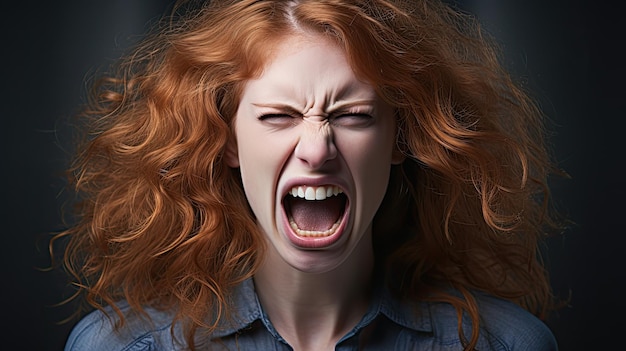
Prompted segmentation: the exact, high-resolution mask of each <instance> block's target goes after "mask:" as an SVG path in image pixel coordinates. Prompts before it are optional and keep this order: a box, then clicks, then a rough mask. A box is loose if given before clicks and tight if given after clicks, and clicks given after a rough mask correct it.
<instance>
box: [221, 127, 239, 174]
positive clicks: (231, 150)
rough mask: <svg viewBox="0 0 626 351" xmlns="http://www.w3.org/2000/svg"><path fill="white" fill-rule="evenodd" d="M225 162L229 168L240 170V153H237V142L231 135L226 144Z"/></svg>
mask: <svg viewBox="0 0 626 351" xmlns="http://www.w3.org/2000/svg"><path fill="white" fill-rule="evenodd" d="M224 160H225V161H226V164H227V165H228V167H231V168H239V152H238V151H237V140H236V139H235V136H234V135H231V136H230V138H229V139H228V141H227V142H226V149H225V150H224Z"/></svg>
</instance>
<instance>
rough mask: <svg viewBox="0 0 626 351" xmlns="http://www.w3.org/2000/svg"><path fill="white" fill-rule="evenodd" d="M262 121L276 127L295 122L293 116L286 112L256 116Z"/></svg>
mask: <svg viewBox="0 0 626 351" xmlns="http://www.w3.org/2000/svg"><path fill="white" fill-rule="evenodd" d="M258 119H259V120H260V121H262V122H263V123H267V124H270V125H273V126H277V127H287V126H291V125H293V124H294V123H295V120H294V119H295V117H294V116H292V115H290V114H286V113H266V114H264V115H261V116H260V117H259V118H258Z"/></svg>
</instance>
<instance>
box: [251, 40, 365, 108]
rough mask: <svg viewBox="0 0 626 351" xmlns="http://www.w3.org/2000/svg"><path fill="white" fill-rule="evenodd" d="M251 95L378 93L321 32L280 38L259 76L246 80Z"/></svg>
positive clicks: (330, 97)
mask: <svg viewBox="0 0 626 351" xmlns="http://www.w3.org/2000/svg"><path fill="white" fill-rule="evenodd" d="M250 94H254V95H255V96H256V97H257V98H260V99H263V98H264V97H266V98H270V97H271V98H276V97H284V98H290V99H305V100H307V103H312V102H313V101H315V102H318V103H319V102H320V101H319V100H320V99H322V100H325V101H326V102H327V103H328V102H330V101H333V100H336V99H340V98H344V97H346V96H352V95H358V96H359V97H360V98H370V99H371V98H373V97H374V96H373V95H375V94H374V93H373V89H372V87H371V86H370V85H369V84H367V83H365V82H363V81H361V80H360V79H358V78H357V76H356V75H355V73H354V71H353V69H352V67H351V66H350V63H349V62H348V59H347V58H346V55H345V52H344V50H343V48H341V47H340V46H339V45H338V44H337V43H336V42H334V41H333V40H331V39H329V38H326V37H324V36H322V35H310V34H294V35H289V36H286V37H285V38H283V39H282V40H280V41H278V42H277V43H276V45H274V47H273V48H272V52H271V55H270V56H269V59H268V61H267V63H266V64H265V65H264V67H263V69H262V71H261V73H260V76H259V77H257V78H254V79H251V80H250V81H248V82H247V84H246V87H245V89H244V98H245V95H250ZM363 95H367V96H363Z"/></svg>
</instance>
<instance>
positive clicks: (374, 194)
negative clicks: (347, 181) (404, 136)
mask: <svg viewBox="0 0 626 351" xmlns="http://www.w3.org/2000/svg"><path fill="white" fill-rule="evenodd" d="M338 140H340V138H338ZM344 140H346V142H344V143H342V144H341V146H340V148H341V152H342V155H343V157H344V159H345V161H346V163H347V164H348V168H349V169H350V172H351V174H352V178H353V179H354V182H355V185H356V187H357V190H358V191H359V193H360V195H361V196H360V197H361V198H364V199H367V203H370V202H371V203H372V204H378V201H379V200H382V197H383V196H384V194H385V191H386V189H387V183H388V181H389V172H390V169H391V162H392V161H391V154H392V149H393V142H394V139H393V136H392V135H391V133H390V132H389V131H387V130H378V131H377V132H373V133H368V134H363V135H359V136H353V137H352V138H348V137H347V136H346V138H344Z"/></svg>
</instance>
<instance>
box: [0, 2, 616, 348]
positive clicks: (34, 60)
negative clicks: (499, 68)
mask: <svg viewBox="0 0 626 351" xmlns="http://www.w3.org/2000/svg"><path fill="white" fill-rule="evenodd" d="M457 3H458V4H459V5H460V6H462V7H463V8H465V9H467V10H469V11H471V12H473V13H476V14H477V15H478V16H479V17H480V18H481V19H482V20H483V21H484V23H485V26H486V27H487V28H488V29H489V30H490V31H491V32H492V33H493V35H495V36H496V38H498V40H499V41H500V42H501V43H502V45H503V47H504V49H505V53H506V56H505V60H506V64H507V65H508V66H509V67H511V69H512V70H513V71H514V72H515V73H516V74H517V75H518V76H520V77H522V78H523V79H524V80H526V81H527V84H528V85H529V87H531V88H532V89H533V90H534V91H535V92H536V94H537V97H538V99H539V101H540V103H541V106H542V108H543V109H544V111H545V112H546V113H547V114H548V115H549V116H550V118H551V119H552V120H553V121H554V124H553V125H551V127H550V128H551V131H552V132H553V137H552V139H551V143H552V147H553V148H554V150H555V153H556V155H557V158H558V160H559V162H560V165H561V167H563V168H564V169H565V170H567V171H568V172H569V173H570V175H571V176H572V179H570V180H567V181H564V180H555V182H554V184H553V193H554V196H555V198H556V199H557V202H558V204H559V206H560V207H561V209H562V210H563V211H564V212H566V213H567V214H569V216H570V218H571V219H572V220H574V221H575V222H576V224H575V225H572V227H571V228H570V230H568V231H567V232H566V233H565V234H564V236H562V237H559V238H555V239H552V240H550V241H549V242H548V245H547V247H546V251H547V254H548V255H547V263H548V265H549V269H550V272H551V276H552V280H553V284H554V287H555V289H556V292H557V293H559V294H560V295H563V296H564V295H567V294H569V293H571V297H572V299H571V303H570V306H569V307H567V308H565V309H563V310H562V311H560V313H559V314H558V315H555V316H554V317H553V318H552V319H550V320H549V321H548V324H549V326H550V328H551V329H552V330H553V332H554V333H555V335H556V337H557V339H558V341H559V343H560V346H561V350H591V349H593V350H599V349H607V348H609V347H611V346H617V343H618V340H619V339H620V338H623V335H624V334H625V333H626V322H625V320H624V319H623V315H624V313H626V308H625V307H626V302H625V299H624V297H623V295H624V293H625V292H626V290H625V289H624V280H625V279H626V272H625V270H624V267H625V265H624V263H623V262H624V261H623V260H624V259H625V258H626V249H625V247H624V246H625V245H626V239H625V238H624V234H626V233H625V231H624V229H623V227H622V222H623V221H622V219H623V217H624V209H625V207H626V206H624V205H623V201H624V198H625V191H624V184H623V179H624V176H623V171H622V169H623V163H624V161H625V160H624V157H623V151H624V147H623V146H622V145H623V144H622V143H623V139H624V136H623V135H624V125H625V123H624V118H625V117H626V116H625V113H624V111H625V109H626V103H625V101H626V99H625V98H624V95H625V93H626V89H625V88H624V80H625V78H626V70H625V68H624V59H625V58H626V57H625V55H624V53H623V52H622V51H621V50H622V48H623V47H624V44H625V43H626V40H625V39H624V35H625V34H626V33H624V30H623V29H622V28H623V26H622V24H621V23H620V19H619V16H620V15H621V14H623V13H624V10H626V7H625V5H624V2H620V1H613V2H612V3H609V2H597V1H592V0H570V1H565V0H554V1H540V0H526V1H523V0H517V1H514V0H508V1H505V0H500V1H498V0H465V1H462V0H461V1H457ZM7 6H8V7H7ZM168 6H169V5H168V2H167V1H165V0H159V1H155V0H127V1H123V0H109V1H87V0H80V1H79V0H68V1H62V2H61V1H59V2H54V1H49V2H43V1H40V3H37V2H21V3H19V4H16V3H15V2H13V3H11V4H10V5H6V4H5V6H4V7H3V14H4V15H3V21H2V28H3V30H2V33H3V34H4V36H3V43H2V56H3V65H2V66H3V74H2V79H3V88H4V89H3V93H2V99H3V104H2V107H1V111H2V122H3V123H4V124H3V125H4V127H2V128H1V130H2V138H1V142H2V150H3V155H2V159H1V165H2V166H1V168H0V170H1V172H0V173H1V175H2V182H1V183H0V184H1V186H0V191H1V193H2V200H3V209H2V212H1V213H2V223H3V226H4V228H5V229H4V230H3V232H2V234H3V237H4V239H5V240H3V245H2V247H1V250H2V251H1V254H0V257H1V259H2V269H3V270H2V273H3V276H4V277H5V278H4V279H3V281H4V282H5V283H4V284H3V293H4V294H3V299H2V301H3V304H4V306H2V307H1V308H0V310H2V317H3V318H2V328H1V329H2V333H3V337H2V339H3V340H2V341H0V343H2V344H3V345H5V346H6V345H11V347H8V348H6V349H20V350H61V349H62V346H63V344H64V341H65V339H66V337H67V335H68V333H69V330H70V328H71V324H65V325H57V324H56V323H57V322H58V321H60V320H61V319H62V318H64V317H66V316H67V314H68V313H69V312H70V311H71V307H72V306H71V305H70V306H68V307H64V308H58V307H52V305H53V304H55V303H57V302H59V301H60V299H61V298H62V297H63V296H65V295H66V294H67V293H68V291H69V290H68V289H67V288H66V287H65V280H64V277H63V275H62V274H60V272H41V271H39V270H37V267H45V266H46V265H48V264H49V257H48V255H47V246H46V245H47V240H48V236H47V233H49V232H51V231H54V230H57V229H59V228H62V224H61V204H62V202H63V200H64V198H65V195H64V193H63V192H62V187H63V178H62V177H61V172H62V171H63V169H64V167H65V166H66V163H67V159H68V155H67V150H66V149H67V147H68V145H69V137H70V134H69V132H68V129H67V126H66V125H65V124H64V123H65V122H64V120H65V119H66V118H67V117H68V116H70V115H71V114H73V113H74V112H75V111H76V108H77V107H78V105H79V104H80V103H81V102H82V101H83V98H84V93H85V80H86V79H87V78H88V77H89V76H90V74H91V73H93V72H94V70H96V69H98V67H100V66H102V65H103V64H107V63H109V62H110V60H113V59H114V58H116V57H118V56H119V55H120V54H121V52H122V50H123V49H124V48H125V47H128V45H130V44H131V43H133V42H134V41H135V40H136V39H137V38H139V37H140V36H141V34H142V33H144V31H145V30H146V29H147V26H146V25H147V24H148V23H149V22H150V21H154V20H156V18H157V17H158V16H159V15H160V14H161V13H162V12H163V11H165V10H166V9H168ZM622 343H623V342H622ZM3 349H5V348H3Z"/></svg>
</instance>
